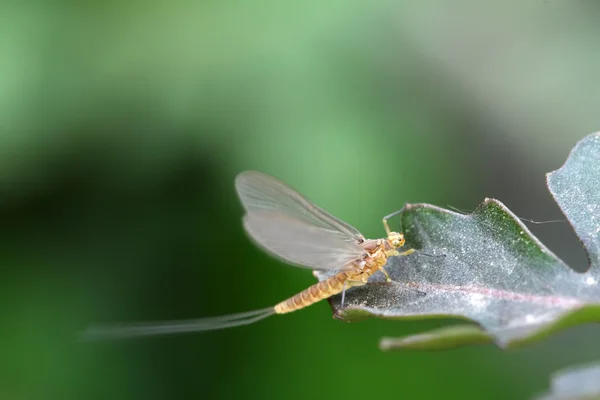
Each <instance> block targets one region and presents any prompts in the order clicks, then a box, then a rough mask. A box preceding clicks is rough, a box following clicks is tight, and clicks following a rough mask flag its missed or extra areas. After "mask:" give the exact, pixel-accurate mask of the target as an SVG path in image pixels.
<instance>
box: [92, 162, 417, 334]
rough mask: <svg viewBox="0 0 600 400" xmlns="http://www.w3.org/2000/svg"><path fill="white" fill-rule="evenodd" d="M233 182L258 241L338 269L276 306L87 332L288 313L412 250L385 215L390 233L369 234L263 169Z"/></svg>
mask: <svg viewBox="0 0 600 400" xmlns="http://www.w3.org/2000/svg"><path fill="white" fill-rule="evenodd" d="M235 187H236V189H237V193H238V195H239V197H240V200H241V202H242V205H243V206H244V208H245V209H246V215H245V216H244V218H243V222H244V228H245V229H246V232H247V233H248V235H249V236H250V238H251V239H253V241H254V242H256V243H257V244H258V245H259V246H260V247H262V248H263V249H264V250H266V251H267V252H268V253H270V254H272V255H273V256H275V257H277V258H279V259H281V260H283V261H284V262H286V263H288V264H292V265H295V266H299V267H305V268H310V269H319V270H330V271H335V274H334V275H332V276H331V277H329V278H328V279H325V280H322V281H320V282H318V283H316V284H314V285H312V286H310V287H309V288H307V289H305V290H303V291H301V292H300V293H298V294H296V295H295V296H292V297H290V298H288V299H287V300H284V301H282V302H280V303H278V304H276V305H275V306H274V307H269V308H265V309H260V310H255V311H250V312H245V313H239V314H231V315H224V316H220V317H213V318H203V319H197V320H183V321H167V322H151V323H141V324H131V325H120V326H112V327H111V326H105V327H96V328H94V327H93V328H90V329H88V330H87V331H86V332H84V337H86V338H95V339H101V338H119V337H132V336H147V335H157V334H171V333H183V332H200V331H210V330H217V329H223V328H230V327H235V326H241V325H248V324H251V323H254V322H257V321H259V320H262V319H264V318H267V317H269V316H271V315H274V314H286V313H290V312H293V311H297V310H300V309H302V308H305V307H308V306H310V305H311V304H314V303H316V302H318V301H321V300H324V299H327V298H329V297H331V296H333V295H336V294H339V293H342V304H343V302H344V295H345V291H346V290H347V289H349V288H351V287H353V286H361V285H364V284H366V283H367V281H368V279H369V277H370V276H371V275H373V274H375V273H376V272H377V271H381V272H382V273H383V274H384V275H385V277H386V279H387V281H388V282H389V281H390V277H389V275H388V273H387V271H386V270H385V269H384V266H385V264H386V263H387V260H388V257H391V256H399V255H408V254H411V253H413V252H414V249H409V250H406V251H403V252H399V251H398V249H399V248H400V247H402V246H404V243H405V239H404V235H403V234H402V233H399V232H392V231H390V228H389V226H388V223H387V220H388V219H389V218H390V217H392V216H393V215H396V214H397V212H396V213H393V214H390V215H388V216H386V217H385V218H383V226H384V228H385V232H386V234H387V237H386V238H384V239H365V237H364V236H363V235H362V234H361V233H360V232H359V231H358V230H357V229H356V228H354V227H352V226H350V225H349V224H347V223H345V222H343V221H342V220H340V219H338V218H336V217H334V216H333V215H331V214H329V213H328V212H326V211H325V210H323V209H322V208H320V207H318V206H317V205H315V204H313V203H312V202H311V201H310V200H308V199H307V198H305V197H304V196H302V195H301V194H299V193H298V192H296V191H295V190H294V189H292V188H291V187H289V186H288V185H286V184H285V183H283V182H281V181H279V180H277V179H275V178H273V177H271V176H269V175H265V174H263V173H260V172H255V171H247V172H242V173H240V174H239V175H238V176H237V177H236V179H235Z"/></svg>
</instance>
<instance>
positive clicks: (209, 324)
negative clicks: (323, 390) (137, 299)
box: [81, 307, 275, 340]
mask: <svg viewBox="0 0 600 400" xmlns="http://www.w3.org/2000/svg"><path fill="white" fill-rule="evenodd" d="M273 314H275V310H274V309H273V307H270V308H264V309H261V310H254V311H248V312H244V313H239V314H230V315H222V316H219V317H209V318H201V319H189V320H181V321H159V322H142V323H131V324H126V325H103V326H92V327H89V328H88V329H86V330H85V331H84V332H83V333H82V335H81V338H82V339H84V340H107V339H126V338H132V337H140V336H154V335H170V334H175V333H190V332H204V331H215V330H218V329H225V328H232V327H235V326H242V325H249V324H253V323H255V322H257V321H260V320H261V319H265V318H267V317H270V316H271V315H273Z"/></svg>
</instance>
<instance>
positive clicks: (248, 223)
mask: <svg viewBox="0 0 600 400" xmlns="http://www.w3.org/2000/svg"><path fill="white" fill-rule="evenodd" d="M244 227H245V228H246V231H247V232H248V234H249V235H250V236H251V237H252V239H254V240H255V241H256V242H257V243H258V244H259V245H260V246H262V247H263V248H264V249H266V250H267V251H268V252H269V253H271V254H272V255H274V256H276V257H279V258H281V259H283V260H284V261H286V262H288V263H290V264H295V265H297V266H302V267H308V268H314V269H335V270H339V269H349V268H353V267H354V266H353V264H352V262H354V261H357V260H360V259H361V258H362V257H363V255H364V254H366V252H365V249H363V248H362V247H361V246H360V245H359V244H358V243H357V242H355V241H348V240H344V239H343V238H344V236H343V235H340V234H339V233H338V234H334V233H332V231H331V230H329V229H325V228H322V227H319V226H316V225H311V224H309V223H307V222H306V221H304V220H302V219H299V218H296V217H293V216H290V215H288V214H284V213H282V212H280V211H256V212H248V214H246V216H245V217H244Z"/></svg>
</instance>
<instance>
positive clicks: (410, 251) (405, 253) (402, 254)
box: [398, 249, 416, 256]
mask: <svg viewBox="0 0 600 400" xmlns="http://www.w3.org/2000/svg"><path fill="white" fill-rule="evenodd" d="M415 251H416V250H415V249H408V250H406V251H403V252H402V253H398V255H399V256H407V255H409V254H412V253H414V252H415Z"/></svg>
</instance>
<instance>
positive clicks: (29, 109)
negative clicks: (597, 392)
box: [0, 0, 600, 400]
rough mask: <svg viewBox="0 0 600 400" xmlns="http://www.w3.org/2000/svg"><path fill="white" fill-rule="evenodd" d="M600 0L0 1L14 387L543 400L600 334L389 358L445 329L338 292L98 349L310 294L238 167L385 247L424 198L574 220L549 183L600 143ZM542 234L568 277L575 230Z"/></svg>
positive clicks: (5, 287) (77, 392)
mask: <svg viewBox="0 0 600 400" xmlns="http://www.w3.org/2000/svg"><path fill="white" fill-rule="evenodd" d="M599 17H600V3H598V2H594V1H583V0H581V1H554V0H533V1H529V2H519V1H503V2H491V3H490V4H482V3H481V2H475V1H463V2H443V1H433V2H418V1H405V2H385V1H384V2H362V1H352V0H351V1H348V0H345V1H337V0H334V1H329V2H321V1H313V0H307V1H304V2H271V1H262V0H260V1H254V2H227V1H173V2H152V1H150V2H147V1H144V2H142V1H135V0H128V1H118V2H117V1H105V2H99V1H98V2H94V1H87V2H75V1H30V2H16V1H15V2H13V1H10V0H9V1H6V2H2V3H1V5H0V185H1V186H0V221H1V226H2V228H0V234H1V240H0V249H1V251H0V315H1V320H2V323H1V328H0V332H1V333H0V354H1V357H0V398H1V399H3V400H4V399H6V400H22V399H146V400H147V399H242V398H243V399H319V398H347V399H355V398H373V399H383V398H390V399H392V398H394V399H398V398H403V399H442V398H443V399H453V398H456V399H482V398H486V399H527V398H529V397H530V396H531V395H532V394H534V393H536V392H539V391H541V390H543V389H544V388H545V387H546V386H547V380H548V375H549V373H551V372H552V371H554V370H555V369H558V368H562V367H565V366H568V365H570V364H573V363H580V362H586V361H591V360H595V359H598V358H600V346H599V345H598V343H599V342H598V340H597V338H598V335H599V334H600V329H599V328H598V327H594V326H585V327H580V328H577V329H571V330H569V331H567V332H563V333H561V334H559V335H556V336H554V337H553V338H551V339H549V340H546V341H544V342H543V343H541V344H539V345H537V346H534V347H530V348H527V349H523V350H520V351H510V352H504V351H501V350H499V349H497V348H495V347H494V346H491V345H489V346H480V347H470V348H463V349H457V350H453V351H446V352H430V353H427V352H399V353H382V352H380V351H379V350H378V348H377V343H378V340H379V338H380V337H381V336H395V335H398V336H399V335H405V334H409V333H415V332H418V331H421V330H425V329H431V328H433V327H436V326H439V325H441V324H446V323H449V321H427V322H418V321H413V322H400V321H395V322H393V321H380V320H369V321H364V322H361V323H354V324H345V323H342V322H339V321H336V320H334V319H332V318H331V311H330V309H329V307H328V305H327V304H326V303H322V304H318V305H315V306H313V307H310V308H309V309H306V310H304V311H302V312H298V313H294V314H291V315H287V316H281V317H279V316H278V317H273V318H271V319H268V320H265V321H262V322H261V323H259V324H256V325H253V326H248V327H243V328H239V329H235V330H228V331H219V332H213V333H206V334H195V335H183V336H171V337H161V338H152V339H139V340H130V341H123V342H109V343H81V342H79V341H78V340H77V334H78V332H80V331H81V330H82V329H83V328H84V327H85V326H86V325H88V324H89V323H91V322H95V321H131V320H160V319H181V318H198V317H202V316H212V315H219V314H224V313H232V312H241V311H247V310H252V309H255V308H263V307H266V306H269V305H272V304H274V303H276V302H278V301H280V300H282V299H284V298H286V297H287V296H290V295H291V294H294V293H295V292H297V291H299V290H301V289H303V288H305V287H307V286H308V285H310V284H312V283H314V278H313V277H312V276H311V274H310V273H309V272H307V271H306V270H300V269H295V268H290V267H287V266H284V265H283V264H282V263H280V262H278V261H276V260H274V259H272V258H270V257H269V256H268V255H266V254H264V253H263V252H262V251H260V250H259V249H257V248H256V247H254V246H253V245H252V244H251V242H250V241H249V240H248V239H247V237H246V235H245V234H244V232H243V229H242V226H241V216H242V208H241V206H240V205H239V203H238V200H237V198H236V195H235V192H234V189H233V179H234V177H235V175H236V174H237V173H239V172H240V171H243V170H248V169H256V170H260V171H263V172H266V173H269V174H272V175H275V176H277V177H279V178H281V179H283V180H284V181H286V182H288V183H289V184H291V185H292V186H294V187H295V188H297V189H298V190H299V191H301V192H302V193H304V194H305V195H306V196H308V197H309V198H311V199H312V200H313V201H314V202H316V203H317V204H319V205H321V206H322V207H324V208H325V209H327V210H329V211H330V212H332V213H333V214H334V215H336V216H339V217H340V218H342V219H344V220H346V221H348V222H349V223H351V224H352V225H354V226H356V227H358V228H359V229H360V230H361V231H362V232H363V233H364V234H365V235H366V236H368V237H379V236H381V235H382V233H383V229H382V226H381V222H380V221H381V217H382V216H383V215H385V214H387V213H389V212H391V211H394V210H397V209H399V208H401V207H402V205H403V204H404V203H405V202H427V203H433V204H437V205H440V206H446V205H451V206H454V207H458V208H462V209H467V210H469V209H473V208H475V207H476V206H477V204H478V203H479V202H480V201H482V200H483V199H484V198H485V197H495V198H498V199H499V200H501V201H503V202H504V203H505V204H506V205H507V206H508V207H509V208H511V209H512V210H513V211H514V212H515V213H517V214H518V215H520V216H523V217H527V218H532V219H535V220H542V221H543V220H551V219H557V218H559V219H560V218H562V216H561V214H560V212H559V210H558V208H557V207H556V205H555V204H554V203H553V202H552V200H551V198H550V196H549V194H548V193H547V190H546V188H545V183H544V182H545V181H544V173H545V172H548V171H551V170H553V169H556V168H558V167H559V166H560V165H561V164H562V162H563V161H564V160H565V159H566V157H567V154H568V152H569V150H570V149H571V148H572V146H573V145H574V144H575V143H576V141H577V140H578V139H580V138H582V137H583V136H584V135H586V134H588V133H590V132H593V131H595V130H598V129H600V116H599V114H598V105H599V104H600V79H598V71H600V51H599V50H600V48H599V44H598V43H599V40H598V39H599V35H600V25H598V23H597V20H598V18H599ZM531 229H532V230H533V231H534V233H535V234H537V235H538V236H539V237H540V238H541V239H542V240H543V241H544V242H545V243H546V244H547V245H548V246H549V247H550V248H551V249H552V250H554V251H555V252H556V253H557V254H558V255H559V256H561V257H562V258H563V259H565V260H566V261H567V262H568V263H570V264H571V265H573V267H574V268H577V269H579V270H583V269H585V268H586V259H585V255H584V253H583V251H582V249H581V248H580V247H579V245H578V242H577V239H576V238H575V236H574V235H573V233H572V232H571V230H570V229H569V227H568V225H567V224H566V223H556V224H545V225H533V226H532V227H531Z"/></svg>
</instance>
